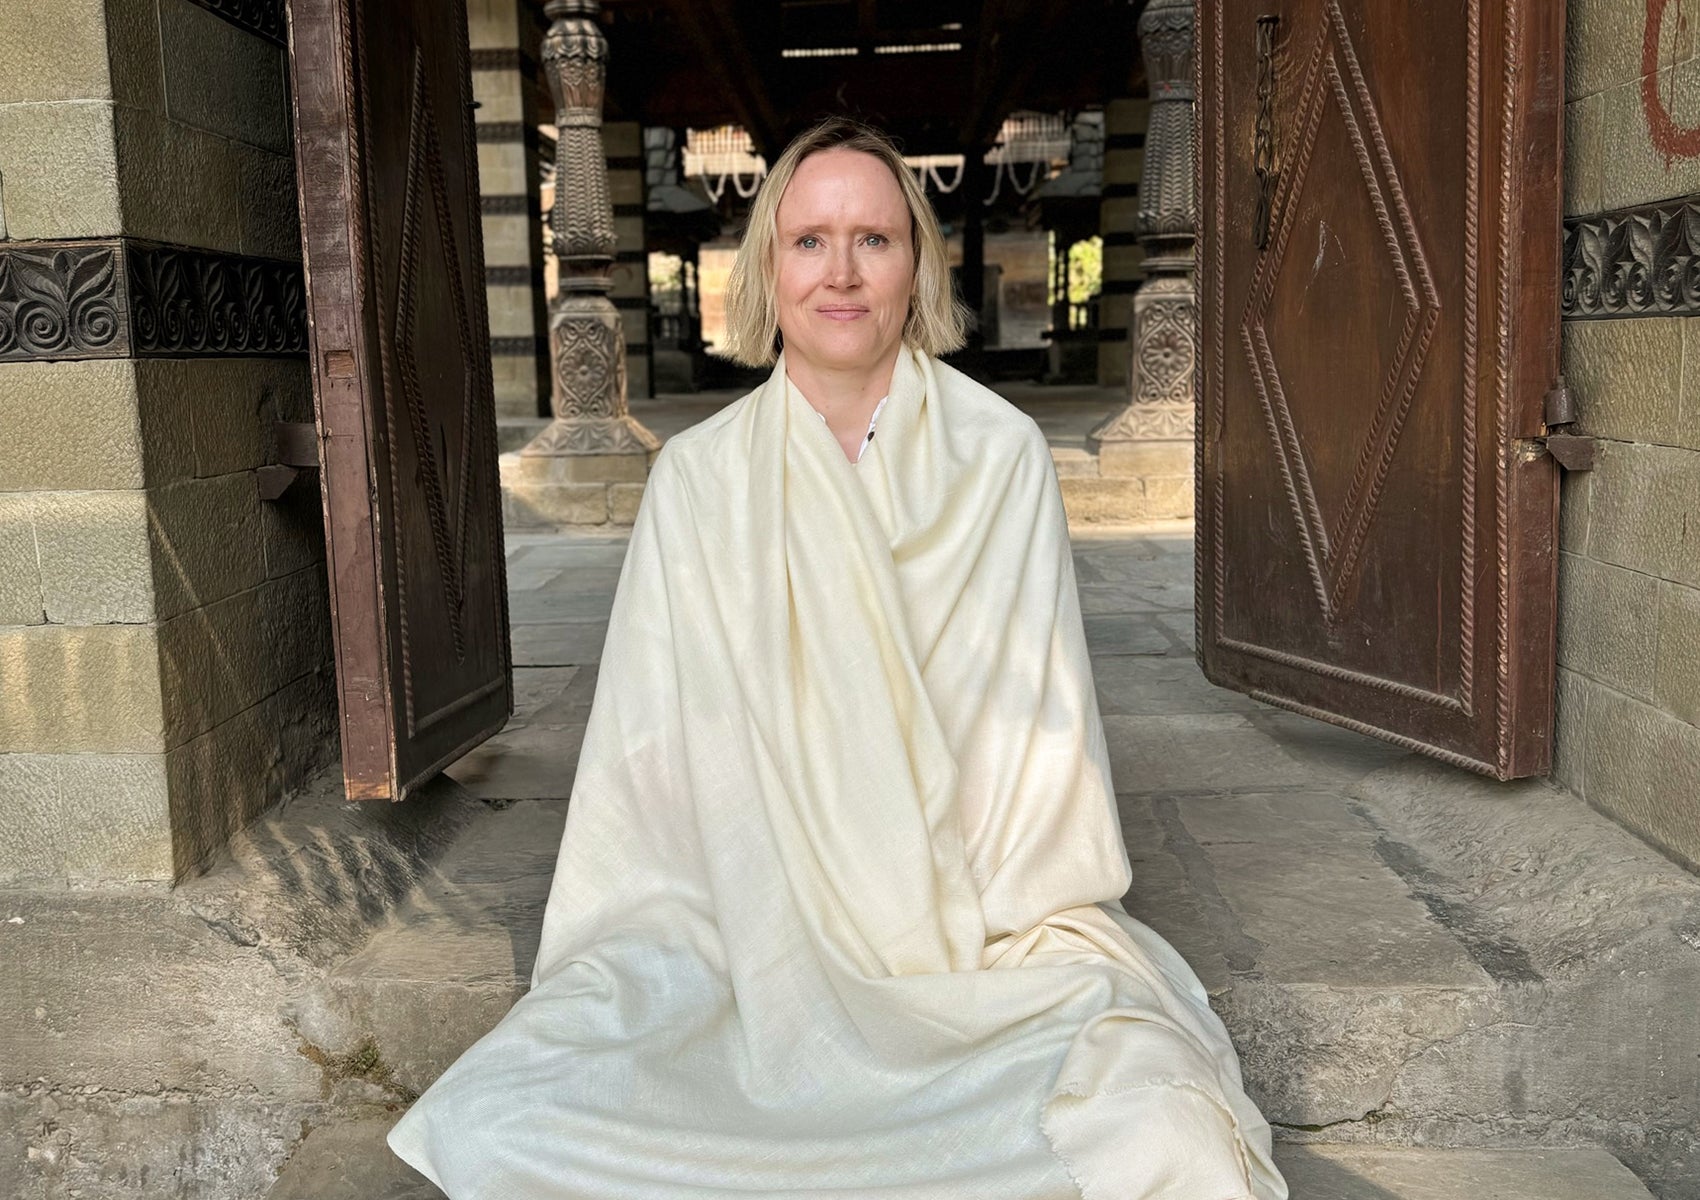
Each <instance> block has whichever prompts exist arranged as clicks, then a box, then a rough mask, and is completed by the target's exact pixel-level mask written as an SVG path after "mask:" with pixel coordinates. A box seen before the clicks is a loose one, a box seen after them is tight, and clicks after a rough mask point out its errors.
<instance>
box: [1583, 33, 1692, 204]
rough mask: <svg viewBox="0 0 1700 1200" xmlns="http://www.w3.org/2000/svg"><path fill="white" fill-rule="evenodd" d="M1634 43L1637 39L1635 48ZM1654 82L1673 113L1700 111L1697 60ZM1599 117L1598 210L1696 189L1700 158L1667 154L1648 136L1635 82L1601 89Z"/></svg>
mask: <svg viewBox="0 0 1700 1200" xmlns="http://www.w3.org/2000/svg"><path fill="white" fill-rule="evenodd" d="M1639 42H1640V39H1639V38H1637V39H1636V43H1637V47H1638V46H1639ZM1657 86H1658V90H1659V95H1660V97H1661V98H1662V99H1663V100H1664V102H1665V106H1666V107H1667V108H1668V109H1669V110H1670V111H1671V112H1672V113H1673V114H1692V113H1695V112H1700V61H1691V62H1686V63H1679V64H1678V65H1676V66H1673V67H1670V68H1668V69H1666V70H1663V71H1660V72H1659V78H1658V85H1657ZM1678 119H1679V120H1681V119H1684V118H1682V117H1678ZM1604 120H1605V128H1604V132H1603V137H1604V145H1605V154H1604V162H1603V163H1602V174H1601V180H1600V207H1601V208H1602V209H1613V208H1626V207H1629V206H1630V205H1635V204H1646V203H1649V202H1650V201H1653V200H1665V199H1668V198H1670V197H1672V196H1686V195H1688V194H1689V193H1690V192H1695V191H1700V158H1678V157H1675V156H1672V155H1666V154H1665V153H1663V152H1662V151H1661V150H1659V149H1658V148H1657V147H1655V146H1654V145H1653V143H1652V139H1651V138H1650V137H1649V136H1648V133H1647V115H1646V113H1645V111H1644V110H1643V108H1642V101H1641V84H1640V81H1639V80H1637V81H1635V82H1632V83H1625V84H1622V85H1620V86H1617V87H1613V88H1612V89H1611V90H1609V91H1607V92H1606V93H1605V116H1604Z"/></svg>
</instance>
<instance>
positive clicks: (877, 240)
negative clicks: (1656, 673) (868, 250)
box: [866, 233, 885, 246]
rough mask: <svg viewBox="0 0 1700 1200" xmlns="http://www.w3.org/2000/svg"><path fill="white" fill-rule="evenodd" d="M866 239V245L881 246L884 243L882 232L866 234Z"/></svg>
mask: <svg viewBox="0 0 1700 1200" xmlns="http://www.w3.org/2000/svg"><path fill="white" fill-rule="evenodd" d="M866 241H867V243H868V245H870V246H883V245H885V234H883V233H870V234H869V235H868V236H867V238H866Z"/></svg>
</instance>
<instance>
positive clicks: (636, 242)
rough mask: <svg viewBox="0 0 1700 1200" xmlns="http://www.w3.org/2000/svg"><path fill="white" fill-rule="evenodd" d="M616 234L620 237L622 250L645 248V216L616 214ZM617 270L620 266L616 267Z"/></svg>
mask: <svg viewBox="0 0 1700 1200" xmlns="http://www.w3.org/2000/svg"><path fill="white" fill-rule="evenodd" d="M614 236H615V238H616V239H618V241H619V246H620V249H622V250H641V249H643V245H644V237H643V218H642V217H622V216H616V217H615V218H614ZM617 270H618V268H616V271H617Z"/></svg>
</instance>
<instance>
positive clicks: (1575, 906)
mask: <svg viewBox="0 0 1700 1200" xmlns="http://www.w3.org/2000/svg"><path fill="white" fill-rule="evenodd" d="M1154 528H1155V527H1154ZM1183 541H1184V536H1183V535H1181V534H1175V535H1167V534H1158V533H1156V532H1148V533H1146V534H1144V535H1143V536H1141V537H1137V538H1133V537H1127V536H1125V535H1122V534H1112V533H1104V532H1095V533H1090V534H1083V535H1080V536H1077V537H1076V540H1075V550H1076V567H1077V575H1078V578H1079V580H1080V587H1081V600H1082V606H1083V608H1084V609H1085V611H1086V635H1087V642H1088V646H1089V648H1090V650H1091V652H1092V656H1093V672H1094V678H1095V680H1096V682H1097V685H1098V693H1099V706H1100V710H1101V712H1102V714H1103V723H1104V729H1105V736H1106V741H1107V744H1108V747H1109V751H1110V758H1111V767H1112V770H1113V773H1114V777H1115V780H1116V783H1117V787H1118V792H1119V797H1118V798H1119V803H1120V806H1121V811H1122V818H1123V829H1124V833H1125V836H1126V842H1127V846H1128V849H1129V855H1130V858H1131V859H1132V861H1133V866H1134V886H1133V889H1132V891H1131V892H1130V893H1129V895H1128V896H1127V897H1126V901H1125V902H1126V906H1127V908H1128V911H1129V912H1131V913H1132V914H1133V915H1135V916H1136V917H1138V918H1139V919H1141V920H1143V921H1145V922H1146V923H1148V924H1150V925H1151V926H1152V927H1153V928H1155V929H1156V930H1157V931H1158V932H1159V933H1161V934H1162V935H1163V936H1164V937H1166V938H1167V939H1168V940H1169V941H1170V942H1172V943H1173V944H1174V945H1175V946H1176V947H1177V948H1178V949H1179V950H1180V951H1181V953H1182V954H1183V955H1184V956H1185V957H1186V959H1187V960H1188V962H1190V963H1191V964H1192V966H1193V968H1194V969H1195V970H1196V971H1197V972H1198V974H1199V976H1200V978H1201V979H1202V980H1203V982H1204V984H1205V986H1206V987H1207V989H1208V990H1209V992H1210V994H1211V998H1212V1003H1213V1005H1214V1006H1215V1008H1216V1010H1217V1011H1218V1012H1219V1013H1220V1014H1221V1016H1222V1018H1223V1020H1224V1021H1225V1023H1226V1024H1227V1026H1228V1028H1229V1031H1230V1033H1231V1034H1232V1035H1233V1038H1234V1041H1235V1044H1236V1046H1237V1047H1238V1049H1239V1052H1240V1055H1241V1060H1242V1063H1243V1065H1244V1069H1245V1075H1246V1080H1247V1087H1248V1090H1249V1091H1250V1092H1251V1094H1252V1095H1253V1097H1254V1098H1255V1099H1256V1100H1257V1101H1258V1103H1259V1104H1260V1105H1261V1107H1262V1109H1263V1111H1264V1113H1265V1114H1266V1115H1267V1116H1268V1118H1269V1119H1270V1121H1271V1122H1272V1123H1273V1124H1274V1125H1275V1126H1276V1127H1277V1130H1278V1135H1279V1136H1284V1137H1291V1138H1295V1139H1299V1140H1303V1139H1306V1138H1310V1137H1316V1136H1320V1137H1325V1138H1327V1139H1328V1140H1329V1141H1331V1142H1349V1143H1372V1142H1373V1143H1375V1144H1377V1145H1380V1146H1389V1145H1392V1146H1400V1145H1403V1146H1451V1147H1476V1148H1516V1147H1523V1146H1530V1145H1573V1146H1589V1145H1593V1146H1601V1147H1604V1148H1606V1149H1607V1150H1609V1151H1611V1152H1612V1153H1614V1154H1616V1155H1618V1157H1619V1158H1621V1159H1622V1160H1623V1161H1624V1162H1625V1163H1627V1164H1628V1166H1629V1167H1630V1168H1631V1169H1633V1170H1634V1171H1635V1172H1636V1173H1637V1174H1638V1175H1640V1176H1641V1177H1642V1178H1643V1179H1645V1180H1646V1181H1647V1182H1648V1183H1649V1185H1651V1186H1652V1187H1653V1188H1654V1190H1655V1191H1657V1192H1658V1194H1659V1195H1660V1196H1661V1197H1662V1198H1663V1200H1700V1172H1696V1171H1694V1170H1693V1169H1692V1167H1691V1164H1693V1163H1694V1162H1697V1161H1700V1059H1697V1057H1696V1055H1695V1053H1694V1048H1695V1047H1696V1046H1700V1006H1696V1005H1695V1004H1694V1003H1693V1002H1692V997H1693V996H1694V995H1695V994H1697V992H1700V880H1697V879H1696V878H1695V877H1694V876H1693V875H1690V874H1688V873H1687V872H1684V871H1683V870H1682V869H1680V868H1679V867H1677V866H1676V865H1674V864H1673V863H1671V862H1670V861H1669V860H1667V859H1665V858H1663V857H1661V856H1660V855H1659V854H1657V853H1656V852H1655V851H1653V850H1652V849H1650V848H1649V847H1647V846H1646V845H1645V844H1644V843H1642V842H1640V841H1639V840H1637V839H1636V838H1634V837H1633V836H1632V835H1630V834H1628V833H1627V832H1625V831H1624V830H1623V829H1622V828H1620V827H1619V826H1617V825H1615V824H1613V823H1612V822H1611V821H1609V820H1608V819H1606V818H1605V817H1603V816H1601V815H1600V814H1598V813H1597V812H1595V811H1594V810H1592V809H1590V808H1588V807H1587V806H1586V805H1584V804H1582V803H1581V802H1580V801H1577V800H1576V799H1575V798H1574V797H1572V796H1570V795H1569V794H1568V793H1565V792H1562V791H1560V790H1557V789H1554V788H1552V787H1550V786H1548V785H1547V784H1545V783H1543V782H1540V781H1531V782H1526V783H1522V784H1514V785H1500V784H1495V783H1492V782H1490V781H1487V780H1482V779H1479V778H1477V777H1475V776H1472V775H1468V774H1466V773H1464V772H1461V771H1457V770H1455V769H1453V768H1450V767H1446V766H1443V765H1440V764H1436V763H1432V762H1430V761H1428V760H1424V759H1420V758H1417V757H1416V756H1413V755H1411V754H1408V753H1406V752H1405V751H1403V750H1400V749H1398V748H1396V747H1392V746H1389V745H1387V744H1385V743H1381V742H1378V741H1372V740H1370V739H1367V738H1362V737H1359V736H1358V735H1356V734H1353V733H1350V732H1348V731H1345V730H1341V729H1337V728H1335V727H1333V726H1328V725H1323V724H1320V723H1317V722H1314V721H1310V720H1307V719H1305V718H1302V717H1298V716H1295V715H1292V714H1289V713H1285V712H1280V711H1276V710H1273V709H1270V708H1267V707H1264V706H1262V705H1259V704H1256V703H1255V702H1253V701H1251V700H1249V699H1248V698H1246V697H1244V696H1240V695H1237V694H1235V693H1231V692H1227V691H1224V690H1221V689H1218V688H1215V687H1212V686H1211V685H1210V684H1209V683H1208V682H1206V681H1205V679H1204V678H1203V676H1202V675H1201V674H1200V673H1199V671H1198V668H1197V666H1196V665H1195V664H1194V662H1193V661H1192V659H1191V657H1190V645H1191V640H1192V634H1191V628H1190V613H1189V611H1188V610H1189V609H1190V605H1191V599H1192V597H1191V584H1192V576H1191V570H1190V562H1189V560H1188V558H1187V556H1186V555H1185V554H1183V553H1177V552H1175V551H1174V549H1173V547H1174V545H1175V544H1176V543H1178V542H1183ZM619 553H620V550H619V547H618V545H616V544H613V543H612V542H610V543H609V544H607V545H595V546H590V545H575V546H574V548H573V550H572V553H571V555H567V554H566V552H565V551H561V550H557V549H555V548H553V545H552V543H551V542H549V541H547V540H545V539H537V540H536V541H527V542H525V544H524V548H523V549H522V550H520V551H518V552H516V558H515V560H514V564H513V567H512V568H511V570H510V576H511V587H512V590H513V597H514V600H513V603H514V605H515V608H514V611H515V613H516V614H522V615H523V614H530V616H531V617H532V618H533V619H535V620H537V621H543V622H545V623H542V624H530V625H525V624H516V636H515V661H516V664H518V666H519V667H520V670H519V672H518V674H517V675H516V680H517V682H518V683H519V686H520V688H521V692H522V696H521V702H520V705H519V709H518V711H517V712H516V716H515V720H514V722H513V723H512V724H511V725H510V727H509V728H508V729H507V730H505V731H504V732H503V733H502V734H501V735H499V736H498V737H497V738H496V739H492V741H491V743H490V744H489V745H488V746H487V747H484V748H481V749H480V751H478V752H476V753H475V754H474V755H471V756H468V759H467V760H465V761H464V762H463V763H462V764H460V765H457V767H456V768H455V770H454V774H455V778H456V779H457V780H459V782H460V783H461V785H462V786H464V787H465V788H466V789H467V790H468V791H470V792H471V793H472V794H473V795H476V796H478V797H479V798H480V799H482V800H484V801H485V802H486V803H487V804H490V805H491V806H493V809H494V811H491V812H490V813H489V814H488V815H487V816H486V817H485V818H484V819H483V820H481V821H479V822H478V823H477V824H476V826H474V827H472V828H469V829H468V830H467V832H465V833H464V834H463V835H462V836H461V837H460V838H459V839H458V840H457V841H456V842H455V844H454V845H452V846H451V847H449V848H448V850H447V851H446V852H445V853H444V854H443V856H442V857H441V859H439V860H438V862H437V866H436V869H435V870H434V871H433V873H432V874H431V876H430V877H429V879H428V880H427V881H426V882H425V883H424V884H423V885H422V887H421V888H420V889H419V890H417V891H416V892H415V893H414V897H413V899H412V901H411V902H410V906H409V907H408V908H407V909H406V910H404V911H403V912H402V913H400V914H399V916H398V918H397V919H396V920H395V921H394V923H393V924H392V925H390V926H389V927H388V928H386V929H384V930H382V931H381V932H379V933H378V934H377V935H376V936H374V937H373V938H372V939H371V940H370V941H369V942H368V943H367V944H366V945H364V946H363V947H362V948H361V949H360V950H359V951H358V952H356V953H354V954H353V955H352V957H350V958H348V959H346V960H344V961H342V962H341V963H339V964H337V965H336V966H335V967H334V969H333V970H331V971H330V972H329V973H328V975H327V976H326V978H325V979H324V980H323V981H322V983H321V984H320V985H319V986H318V987H317V988H316V990H315V991H314V993H313V998H312V1002H311V1003H310V1004H307V1005H305V1006H304V1009H303V1011H302V1012H301V1013H300V1015H299V1018H298V1020H299V1028H300V1032H301V1035H302V1036H303V1037H304V1038H305V1039H307V1040H308V1041H309V1042H310V1043H312V1044H313V1045H315V1046H316V1047H319V1048H320V1049H321V1051H322V1053H324V1054H326V1055H331V1056H337V1055H342V1056H347V1055H354V1054H362V1055H364V1056H365V1057H375V1058H376V1059H378V1060H379V1061H381V1063H382V1064H383V1071H384V1072H385V1073H386V1078H389V1079H392V1080H393V1081H394V1083H395V1085H396V1086H397V1087H398V1088H399V1089H401V1090H402V1092H403V1093H405V1091H406V1090H411V1091H414V1092H417V1091H420V1090H422V1089H423V1088H424V1087H426V1086H428V1085H429V1084H430V1083H431V1082H432V1081H433V1080H434V1079H435V1078H436V1077H437V1075H438V1074H439V1073H440V1072H441V1071H442V1070H443V1069H444V1068H446V1067H447V1066H448V1065H449V1064H450V1063H451V1062H452V1061H453V1060H454V1059H455V1058H456V1057H458V1056H459V1054H460V1053H461V1052H462V1051H464V1050H465V1049H466V1047H467V1046H469V1045H470V1044H471V1043H472V1042H473V1041H475V1040H476V1039H477V1038H478V1037H479V1036H481V1035H482V1033H483V1032H484V1031H485V1030H487V1029H488V1028H489V1027H490V1026H491V1025H493V1024H494V1023H495V1022H496V1021H497V1020H498V1019H499V1018H500V1017H501V1016H502V1015H503V1013H505V1012H506V1011H507V1009H508V1008H509V1007H510V1006H511V1005H512V1004H513V1002H514V1001H515V1000H516V999H517V998H518V997H519V996H520V995H521V994H522V993H523V992H524V990H525V988H526V987H527V986H528V984H529V973H530V970H531V964H532V961H533V958H534V956H535V953H536V947H537V938H538V932H539V926H540V923H541V918H542V907H543V902H544V898H545V897H546V895H547V891H548V886H549V882H550V877H551V875H552V872H553V868H554V861H555V856H556V852H557V848H558V843H559V838H560V831H561V827H562V822H563V820H564V800H563V799H562V798H561V794H562V793H563V792H565V791H566V790H567V784H568V782H569V781H570V780H571V779H572V776H573V770H574V765H575V763H576V756H577V752H578V743H579V741H580V739H581V738H582V734H583V725H584V721H585V718H586V716H587V715H588V710H589V706H590V701H591V698H592V695H593V693H594V684H595V677H596V668H595V666H594V665H593V664H594V661H595V660H594V656H593V652H592V651H591V650H590V649H588V646H589V643H590V642H591V641H594V640H597V636H598V635H599V632H600V629H601V626H600V625H597V624H595V623H594V622H593V621H592V618H593V617H595V616H596V612H595V611H593V610H594V605H592V604H591V603H590V598H589V597H588V594H587V592H588V591H594V590H595V589H596V588H598V587H602V588H606V589H610V590H611V587H612V583H611V579H607V580H602V581H601V582H598V579H599V578H600V577H599V576H597V575H596V573H597V572H601V573H603V574H605V575H609V576H611V575H612V573H613V572H614V571H615V569H616V568H617V566H618V558H619ZM580 604H583V605H585V606H586V607H584V608H583V611H580V610H579V609H578V608H575V607H573V606H574V605H580ZM574 615H576V616H577V617H579V618H582V619H581V620H579V621H577V622H576V623H575V622H573V621H561V622H555V623H553V624H550V623H547V620H546V619H547V618H549V617H551V616H574ZM517 620H518V617H516V621H517ZM562 630H578V631H587V632H585V635H584V636H582V637H580V636H577V635H576V634H575V635H574V636H573V637H568V636H566V635H565V634H564V633H562V632H561V631H562ZM521 631H532V632H530V633H527V635H526V636H525V637H521V636H520V632H521ZM537 631H543V632H537ZM575 638H576V640H575ZM581 642H582V643H584V645H580V644H579V643H581ZM363 1048H367V1049H363Z"/></svg>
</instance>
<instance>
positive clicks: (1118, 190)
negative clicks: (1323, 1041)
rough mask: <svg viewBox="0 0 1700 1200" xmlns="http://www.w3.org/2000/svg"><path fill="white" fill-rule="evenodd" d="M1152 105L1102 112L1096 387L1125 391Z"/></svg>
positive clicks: (1137, 102) (1133, 103) (1141, 254)
mask: <svg viewBox="0 0 1700 1200" xmlns="http://www.w3.org/2000/svg"><path fill="white" fill-rule="evenodd" d="M1150 115H1151V102H1150V101H1149V100H1146V99H1143V98H1141V99H1120V100H1112V101H1110V103H1109V104H1107V105H1105V106H1104V191H1103V197H1104V198H1103V200H1102V202H1101V204H1100V207H1099V233H1100V235H1101V236H1102V237H1103V239H1104V286H1103V291H1102V292H1101V293H1100V295H1099V298H1098V337H1099V341H1098V383H1099V385H1100V386H1101V387H1127V386H1129V379H1130V375H1129V367H1130V364H1131V361H1132V360H1131V359H1130V358H1129V354H1130V352H1131V342H1130V341H1129V334H1130V333H1131V332H1132V329H1133V293H1134V292H1135V291H1137V290H1138V289H1139V285H1140V283H1141V282H1142V281H1143V280H1144V278H1145V274H1144V272H1143V271H1142V270H1141V264H1143V263H1144V261H1145V251H1144V250H1142V249H1141V248H1140V245H1139V236H1138V228H1139V181H1140V177H1141V176H1142V175H1143V174H1144V170H1145V127H1146V126H1147V125H1148V124H1149V123H1150Z"/></svg>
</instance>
